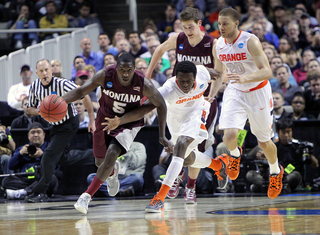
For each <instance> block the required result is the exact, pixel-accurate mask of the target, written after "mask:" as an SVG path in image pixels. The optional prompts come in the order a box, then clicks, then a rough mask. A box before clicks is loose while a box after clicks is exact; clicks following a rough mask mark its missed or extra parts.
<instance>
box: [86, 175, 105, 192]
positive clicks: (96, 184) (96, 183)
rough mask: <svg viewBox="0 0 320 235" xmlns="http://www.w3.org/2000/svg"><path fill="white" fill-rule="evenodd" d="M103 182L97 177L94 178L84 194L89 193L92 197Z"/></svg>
mask: <svg viewBox="0 0 320 235" xmlns="http://www.w3.org/2000/svg"><path fill="white" fill-rule="evenodd" d="M103 182H104V181H101V180H99V179H98V177H97V176H95V177H94V178H93V180H92V182H91V184H90V185H89V188H88V189H87V191H85V193H89V194H90V195H91V197H93V195H94V194H95V193H96V192H97V191H98V189H99V188H100V186H101V185H102V184H103Z"/></svg>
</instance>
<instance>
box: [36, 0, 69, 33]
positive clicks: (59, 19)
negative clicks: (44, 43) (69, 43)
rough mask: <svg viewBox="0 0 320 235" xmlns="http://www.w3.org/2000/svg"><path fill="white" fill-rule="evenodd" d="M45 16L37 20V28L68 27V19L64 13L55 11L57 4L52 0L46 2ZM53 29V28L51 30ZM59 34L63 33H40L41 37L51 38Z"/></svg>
mask: <svg viewBox="0 0 320 235" xmlns="http://www.w3.org/2000/svg"><path fill="white" fill-rule="evenodd" d="M46 10H47V14H46V16H43V17H42V18H41V19H40V21H39V28H41V29H48V28H50V29H55V28H68V20H67V18H66V17H65V16H64V15H60V14H58V13H57V6H56V4H55V2H54V1H48V2H47V3H46ZM53 31H54V30H53ZM59 34H63V33H57V32H52V33H42V38H44V39H51V38H56V37H58V36H59Z"/></svg>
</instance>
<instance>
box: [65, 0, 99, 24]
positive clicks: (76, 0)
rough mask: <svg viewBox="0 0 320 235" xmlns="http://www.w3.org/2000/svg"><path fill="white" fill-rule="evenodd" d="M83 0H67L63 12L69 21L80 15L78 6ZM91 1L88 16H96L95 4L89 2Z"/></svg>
mask: <svg viewBox="0 0 320 235" xmlns="http://www.w3.org/2000/svg"><path fill="white" fill-rule="evenodd" d="M83 2H84V0H68V1H67V2H66V4H65V5H64V9H63V14H64V15H65V17H66V18H67V19H68V21H69V22H72V21H73V20H74V19H75V18H77V17H78V16H79V15H80V12H79V8H80V5H81V4H82V3H83ZM91 2H93V1H89V4H90V16H91V17H94V18H96V17H98V14H97V9H96V6H95V5H94V4H93V3H91Z"/></svg>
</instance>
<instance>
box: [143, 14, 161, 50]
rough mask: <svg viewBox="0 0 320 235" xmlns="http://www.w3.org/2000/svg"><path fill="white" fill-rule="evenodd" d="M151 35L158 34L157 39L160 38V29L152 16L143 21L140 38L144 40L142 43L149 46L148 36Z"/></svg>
mask: <svg viewBox="0 0 320 235" xmlns="http://www.w3.org/2000/svg"><path fill="white" fill-rule="evenodd" d="M149 35H157V39H158V40H159V35H158V29H157V26H156V24H155V23H154V21H153V20H152V19H151V18H146V19H144V21H143V27H142V33H141V35H140V38H141V40H142V42H143V43H142V45H143V46H145V47H146V46H147V37H148V36H149Z"/></svg>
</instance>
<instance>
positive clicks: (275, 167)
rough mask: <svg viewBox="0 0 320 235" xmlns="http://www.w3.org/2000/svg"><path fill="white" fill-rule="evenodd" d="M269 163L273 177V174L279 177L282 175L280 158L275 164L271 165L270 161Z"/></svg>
mask: <svg viewBox="0 0 320 235" xmlns="http://www.w3.org/2000/svg"><path fill="white" fill-rule="evenodd" d="M268 163H269V170H270V175H273V174H275V175H278V174H279V173H280V167H279V163H278V158H277V160H276V162H275V163H273V164H271V163H270V162H269V161H268Z"/></svg>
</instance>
